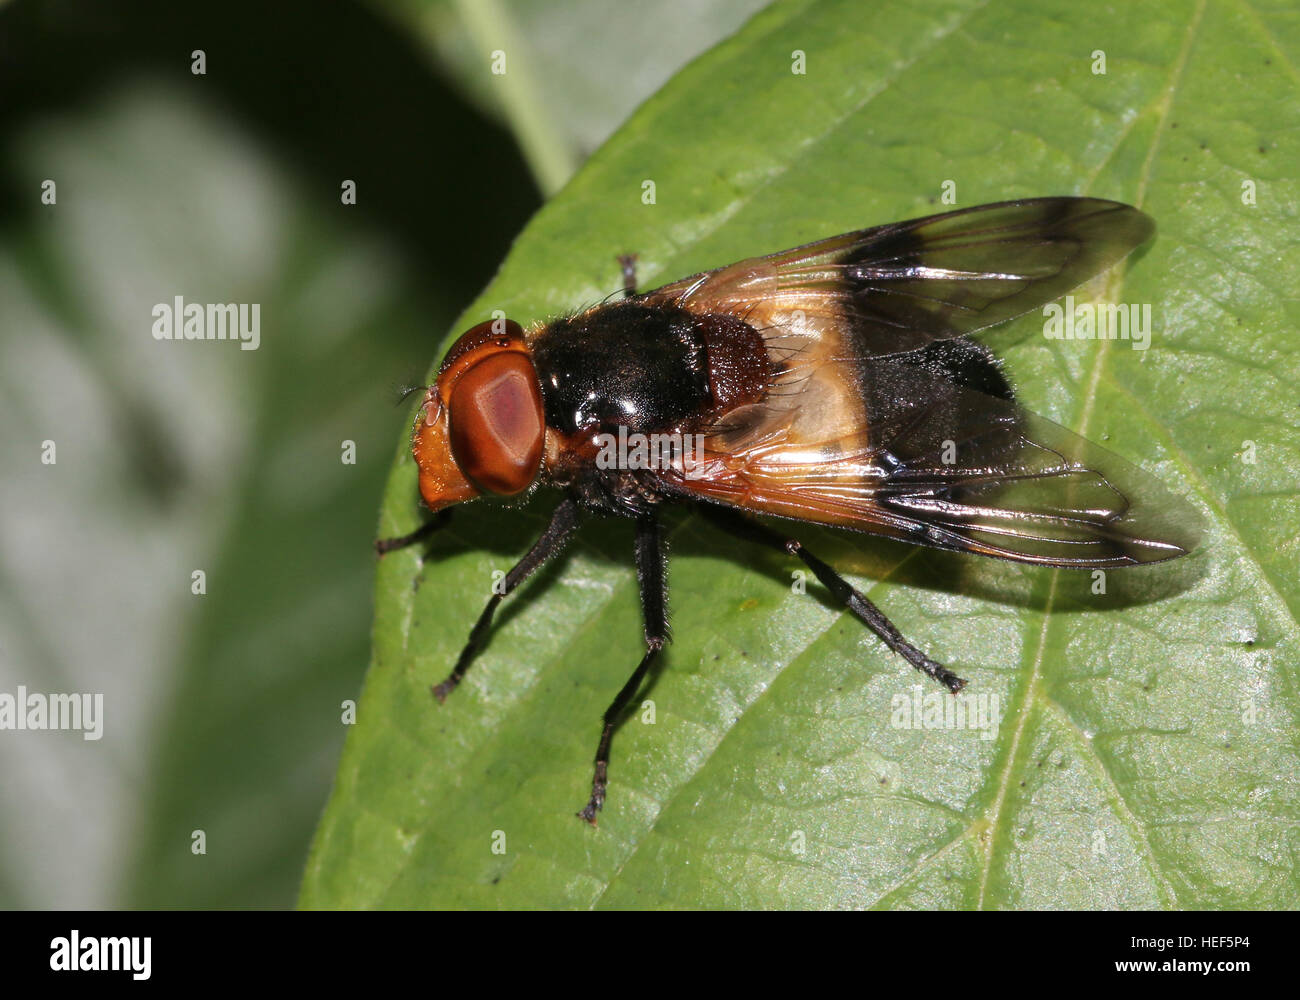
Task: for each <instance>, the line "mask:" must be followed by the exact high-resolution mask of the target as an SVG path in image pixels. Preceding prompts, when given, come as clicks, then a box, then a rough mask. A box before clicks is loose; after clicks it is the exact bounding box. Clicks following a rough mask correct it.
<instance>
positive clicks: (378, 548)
mask: <svg viewBox="0 0 1300 1000" xmlns="http://www.w3.org/2000/svg"><path fill="white" fill-rule="evenodd" d="M449 520H451V511H449V510H440V511H438V513H436V514H434V515H433V517H431V518H429V520H427V521H425V522H424V523H423V524H422V525H420V526H419V527H418V528H416V529H415V530H414V531H412V532H411V533H410V534H409V535H398V536H397V537H396V538H376V539H375V552H376V553H378V554H379V555H381V556H382V555H384V554H385V553H388V552H394V551H396V550H397V549H404V548H406V547H407V546H408V545H414V544H415V543H416V542H422V541H424V539H425V538H427V537H428V536H429V535H432V534H433V533H434V532H435V531H437V530H438V529H439V528H441V527H442V526H443V525H445V524H446V523H447V522H448V521H449Z"/></svg>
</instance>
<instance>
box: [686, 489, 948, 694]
mask: <svg viewBox="0 0 1300 1000" xmlns="http://www.w3.org/2000/svg"><path fill="white" fill-rule="evenodd" d="M698 509H699V510H700V512H701V513H703V514H705V515H706V516H707V517H708V518H709V520H711V521H713V522H714V523H715V524H717V525H718V526H719V527H721V528H723V529H724V530H725V531H727V532H729V533H730V534H732V535H735V536H736V537H737V538H742V539H744V540H746V541H751V542H758V543H759V544H762V545H767V546H770V547H771V548H776V549H783V550H785V551H786V552H788V553H790V555H792V556H798V557H799V558H800V559H802V560H803V562H804V565H805V566H807V567H808V568H809V569H810V570H812V571H813V575H814V576H816V577H817V579H818V580H820V581H821V583H822V585H823V586H824V587H825V588H826V589H827V590H829V591H830V592H831V593H832V594H834V595H835V597H836V598H837V599H838V600H840V601H842V602H843V604H844V606H845V607H847V608H848V609H849V611H851V612H852V613H853V616H854V617H855V618H857V619H858V620H859V621H860V622H862V623H863V624H864V625H866V626H867V628H869V629H871V631H873V632H875V633H876V635H877V636H879V637H880V640H881V641H882V642H883V643H884V644H885V645H886V646H888V647H889V648H890V649H892V650H893V651H894V652H895V653H897V654H898V655H899V656H901V657H902V658H903V659H905V660H906V661H907V662H908V663H910V664H911V665H912V666H914V667H915V668H916V669H917V670H919V671H921V673H923V674H925V675H926V676H927V677H933V678H934V679H935V680H936V681H938V682H939V683H940V684H942V685H943V686H944V687H946V688H947V689H948V690H949V691H951V692H952V693H953V694H956V693H957V692H958V691H960V690H961V689H962V688H963V687H965V686H966V682H965V681H964V680H962V679H961V678H960V677H958V676H957V675H956V674H954V673H953V672H952V671H951V670H949V669H948V668H947V667H945V666H944V665H943V664H942V663H936V662H935V661H934V660H932V659H930V658H929V657H928V656H926V655H925V654H924V653H922V652H921V651H920V650H919V649H917V648H916V647H915V646H913V645H912V644H911V643H910V642H908V641H907V640H906V639H904V638H903V634H902V633H901V632H899V631H898V628H897V627H896V626H895V625H894V623H893V622H891V621H890V620H889V619H888V618H886V617H885V614H884V612H883V611H881V610H880V609H879V608H878V607H876V606H875V605H874V604H872V603H871V602H870V601H869V600H867V597H866V595H865V594H863V593H862V592H861V591H860V590H858V589H857V588H856V587H854V586H853V585H852V584H850V583H849V582H848V581H847V580H845V579H844V577H842V576H840V575H839V574H838V573H836V572H835V570H833V569H831V568H830V567H829V566H827V565H826V564H825V563H824V562H822V561H821V560H820V559H818V558H817V557H816V556H815V555H813V554H812V553H811V552H809V551H808V550H807V549H806V548H804V547H803V544H802V543H801V542H800V541H799V540H798V539H795V538H790V537H789V536H788V535H785V534H782V533H780V532H777V531H773V530H772V529H771V528H769V527H767V526H766V525H762V524H759V523H758V522H756V521H751V520H750V519H749V518H747V517H745V516H743V515H741V514H739V513H736V512H735V511H732V510H730V509H728V508H725V507H718V506H715V505H713V504H707V503H702V504H699V505H698Z"/></svg>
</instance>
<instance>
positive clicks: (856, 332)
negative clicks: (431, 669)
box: [376, 198, 1197, 825]
mask: <svg viewBox="0 0 1300 1000" xmlns="http://www.w3.org/2000/svg"><path fill="white" fill-rule="evenodd" d="M1153 232H1154V225H1153V223H1152V221H1151V219H1150V218H1149V217H1148V216H1146V215H1144V214H1143V213H1142V212H1140V211H1138V210H1137V209H1135V208H1132V207H1130V206H1128V205H1124V204H1120V203H1118V202H1113V201H1103V200H1100V199H1095V198H1037V199H1030V200H1024V201H1008V202H1001V203H998V204H992V205H983V206H980V207H977V208H969V209H963V210H960V211H954V212H947V213H944V214H942V215H934V216H929V217H927V218H921V219H915V220H912V221H909V222H899V223H893V224H890V225H885V226H877V227H875V228H872V229H863V230H858V231H856V232H851V233H846V234H844V235H842V236H835V237H832V238H830V239H826V240H822V241H820V242H816V243H810V244H807V245H805V246H801V247H796V248H795V249H793V250H786V251H783V252H781V253H776V254H772V255H770V256H767V257H755V258H751V259H748V260H742V261H740V262H739V263H736V264H731V265H729V266H727V267H722V268H718V269H717V270H713V271H707V272H704V273H702V274H695V275H692V276H691V277H688V278H683V279H681V280H680V281H674V282H672V283H671V284H668V285H664V286H663V287H662V288H657V289H655V290H654V291H649V292H637V290H636V287H635V286H636V279H635V266H634V258H631V257H623V258H620V261H621V262H622V265H623V283H624V297H623V298H622V299H621V300H618V301H612V302H607V303H604V304H601V305H597V306H595V307H593V308H589V309H586V310H585V311H582V312H578V313H576V314H573V315H567V316H562V317H560V318H558V319H553V320H550V321H548V322H542V323H536V324H534V325H532V326H530V327H529V328H528V329H524V328H523V327H521V326H520V325H519V324H518V323H516V322H514V321H512V320H502V319H498V320H493V321H489V322H485V323H480V324H479V325H477V326H475V327H473V328H471V329H470V330H469V331H468V332H466V333H465V334H464V335H463V336H461V337H460V339H459V340H457V341H456V343H455V344H454V345H453V347H452V348H451V350H450V352H449V353H448V354H447V357H446V359H445V360H444V361H443V363H442V366H441V368H440V370H439V372H438V377H437V380H436V381H435V383H434V384H433V385H431V386H429V387H428V388H427V390H426V391H425V394H424V399H423V403H422V405H421V406H420V408H419V411H418V413H417V416H416V420H415V426H414V430H413V434H412V442H411V444H412V453H413V455H414V458H415V461H416V463H417V465H418V468H419V487H420V493H421V495H422V497H423V500H424V503H425V505H426V506H427V507H428V508H429V509H430V510H431V511H435V512H436V511H442V510H443V509H444V508H446V507H448V506H450V505H452V504H456V503H461V502H464V501H466V500H471V499H473V498H475V497H479V496H485V495H494V496H519V495H521V494H524V493H526V492H528V491H529V490H531V489H532V488H533V487H535V486H538V485H547V486H552V487H557V488H558V489H559V490H560V491H562V493H563V499H562V500H561V501H560V502H559V505H558V506H557V507H556V508H555V510H554V512H553V513H552V515H551V518H550V522H549V524H548V525H547V527H546V529H545V530H544V531H543V532H542V534H541V536H540V537H539V538H538V539H537V541H536V542H535V543H534V545H533V547H532V548H531V549H530V550H529V551H528V553H527V554H526V555H525V556H524V557H523V558H522V559H521V560H520V561H519V562H518V564H517V565H515V567H514V568H513V569H511V570H510V572H509V573H508V574H507V575H506V577H505V580H504V585H503V586H498V587H497V588H495V589H496V590H497V591H498V592H495V593H493V594H492V596H491V598H490V599H489V601H488V603H487V607H486V608H485V609H484V610H483V613H482V614H481V615H480V617H479V619H478V622H477V624H475V626H474V628H473V630H472V631H471V632H470V635H469V639H468V642H467V643H466V645H465V647H464V650H463V651H462V652H461V654H460V657H459V659H458V660H457V661H456V664H455V667H454V668H453V669H452V671H451V674H450V675H449V676H448V677H447V678H446V680H444V681H443V682H442V683H440V684H438V685H437V686H436V687H435V688H434V693H435V694H436V695H437V697H438V700H439V701H442V700H443V699H445V698H446V696H447V695H448V694H449V693H450V692H451V691H452V689H454V688H455V687H456V685H457V684H458V683H459V682H460V680H461V678H463V677H464V675H465V671H466V670H467V669H468V667H469V665H470V662H471V660H472V659H473V658H474V655H475V654H476V653H477V652H478V650H479V649H480V647H481V646H482V644H483V642H484V639H485V637H486V635H487V632H488V630H489V628H490V626H491V622H492V616H493V612H494V611H495V609H496V607H497V605H498V604H499V603H500V602H501V600H502V598H503V597H504V596H505V595H506V594H509V593H510V592H511V591H512V590H514V589H515V588H516V587H518V586H519V584H521V583H522V582H523V581H524V580H525V579H527V578H528V576H529V575H530V574H532V573H533V572H534V571H535V570H537V568H538V567H539V566H541V565H542V564H543V563H544V562H546V561H547V560H548V559H550V558H551V557H553V556H554V555H555V554H556V553H558V552H559V551H560V550H561V549H562V548H563V547H564V545H565V543H566V542H568V541H569V539H570V538H571V537H572V535H573V534H574V531H575V529H576V528H577V527H578V524H579V521H580V519H581V517H582V516H583V515H584V514H603V515H617V516H621V517H626V518H629V519H631V520H633V521H635V523H636V544H635V562H636V570H637V576H638V578H639V581H640V592H641V606H642V612H643V616H644V622H645V654H644V656H643V657H642V658H641V661H640V663H639V664H638V665H637V667H636V669H635V670H634V671H633V672H632V675H631V676H630V677H629V678H628V680H627V683H625V684H624V685H623V688H622V689H621V690H620V691H619V692H618V694H617V695H616V696H615V698H614V700H613V702H612V703H611V704H610V706H609V708H608V709H607V710H606V712H605V715H604V718H603V727H602V731H601V735H600V741H599V743H598V745H597V750H596V757H595V773H594V776H593V779H592V788H591V797H590V799H589V800H588V802H587V804H586V806H585V807H584V808H583V809H582V811H581V812H580V813H579V815H580V816H581V817H583V818H584V819H586V820H587V821H588V822H590V823H592V824H593V825H594V824H595V822H596V814H597V813H598V812H599V811H600V809H601V807H602V805H603V804H604V801H605V795H606V786H607V778H608V767H609V749H610V741H611V738H612V736H613V733H614V729H615V726H616V725H617V723H618V722H619V720H620V717H621V715H622V713H623V711H624V709H625V708H626V707H627V705H628V704H629V703H630V702H631V700H632V698H633V696H634V695H635V694H636V692H637V690H638V688H639V687H640V685H641V683H642V681H643V679H644V678H645V675H646V671H647V670H648V669H649V667H650V665H651V663H652V662H653V661H654V660H655V658H656V657H657V656H658V655H659V654H660V652H661V651H662V649H663V648H664V645H665V643H666V641H667V636H668V620H667V619H668V616H667V607H666V597H667V575H666V568H667V567H666V557H665V551H664V546H663V539H662V537H661V533H660V522H659V514H660V511H661V510H662V509H663V507H664V506H665V505H667V504H672V503H690V504H694V505H695V507H696V509H697V510H698V511H699V512H700V513H702V514H704V515H706V516H707V517H708V518H709V519H710V520H711V521H712V522H714V523H715V524H717V525H718V526H719V527H720V528H722V529H724V530H726V531H729V532H732V533H734V534H736V535H739V536H741V537H743V538H745V539H749V540H752V541H754V542H757V543H759V544H762V545H770V546H772V547H775V548H778V549H782V550H785V551H787V552H789V553H790V554H791V555H793V556H796V557H798V558H799V559H801V560H802V561H803V562H804V563H805V564H806V565H807V567H808V568H809V569H810V570H811V571H812V573H813V575H814V576H816V577H817V579H818V580H819V581H820V582H821V583H822V584H823V585H824V586H825V587H826V588H827V589H828V590H829V591H830V592H831V593H832V594H833V595H834V596H835V598H836V599H837V600H839V601H841V602H843V604H844V605H845V607H847V608H848V610H849V611H850V612H852V614H853V615H854V616H855V617H857V618H858V619H859V620H861V621H862V622H863V624H865V625H866V626H867V627H868V628H869V629H871V630H872V631H873V632H874V633H875V634H876V635H877V636H878V637H879V638H880V639H881V640H882V641H883V642H884V643H885V645H886V646H888V647H889V648H890V649H892V650H893V651H894V652H896V653H898V654H899V655H901V656H902V657H903V658H904V659H905V660H907V661H908V662H909V663H911V664H912V666H914V667H915V668H916V669H917V670H919V671H921V672H922V673H924V674H926V675H928V676H930V677H932V678H934V679H935V680H936V681H938V682H939V683H940V684H943V685H944V686H945V687H946V688H947V689H948V690H949V691H952V692H953V693H956V692H957V691H959V690H960V689H961V687H962V686H963V685H964V683H965V682H964V681H963V680H962V679H961V678H960V677H958V676H957V675H956V674H955V673H953V672H952V671H951V670H949V669H948V668H947V667H944V666H943V665H941V664H939V663H937V662H935V661H934V660H932V659H930V658H929V657H928V656H926V655H925V654H924V653H923V652H921V651H920V650H919V649H917V648H916V647H915V646H913V645H912V644H911V643H910V642H908V641H907V640H906V639H905V638H904V637H903V636H902V634H901V633H900V632H899V630H898V629H897V628H895V627H894V625H893V624H892V623H891V622H890V621H889V619H888V618H886V617H885V615H884V614H883V613H882V612H881V611H880V609H879V608H877V607H876V606H875V605H874V604H873V603H872V602H871V601H869V600H868V599H867V598H866V597H865V596H864V595H863V594H862V593H861V592H860V591H858V590H857V589H856V588H855V587H853V586H852V585H851V584H849V583H848V582H847V581H846V580H844V579H843V577H841V576H840V575H839V574H838V573H836V572H835V571H834V570H833V569H832V568H831V567H830V566H829V565H827V564H826V563H824V562H822V561H821V560H820V559H818V558H817V557H816V556H814V555H813V554H812V553H811V552H809V551H808V550H807V549H806V548H805V547H804V546H803V545H801V544H800V543H799V541H798V540H797V539H795V538H793V537H792V536H791V535H790V534H789V533H787V532H785V531H778V530H776V529H774V528H772V527H770V526H768V525H766V524H762V523H759V522H757V521H754V520H752V519H751V518H750V517H749V516H748V515H750V514H755V513H757V514H771V515H778V516H780V517H783V518H787V519H792V520H795V521H806V522H813V523H817V524H822V525H831V526H835V527H840V528H848V529H853V530H857V531H863V532H869V533H872V534H877V535H885V536H888V537H891V538H895V539H901V540H903V541H907V542H912V543H915V544H917V545H926V546H932V547H934V548H939V549H949V550H955V551H963V552H975V553H979V554H981V555H986V556H994V557H997V558H1000V559H1009V560H1014V561H1017V562H1024V563H1033V564H1037V565H1040V566H1059V567H1075V568H1087V569H1097V568H1111V567H1122V566H1132V565H1137V564H1140V563H1149V562H1157V561H1159V560H1164V559H1171V558H1174V557H1176V556H1181V555H1183V554H1185V553H1187V552H1189V551H1190V550H1191V549H1192V548H1193V547H1194V546H1195V544H1196V540H1197V528H1196V515H1195V514H1194V513H1193V512H1192V510H1191V508H1190V506H1188V505H1186V504H1185V502H1183V501H1181V500H1179V499H1178V498H1175V497H1173V496H1172V495H1171V494H1169V493H1168V492H1167V491H1166V490H1165V489H1164V488H1163V487H1161V486H1160V485H1159V484H1157V483H1155V482H1154V481H1153V480H1151V479H1150V478H1149V477H1146V476H1145V475H1144V474H1142V473H1140V472H1139V471H1138V470H1137V469H1135V468H1133V467H1132V466H1130V465H1128V464H1127V463H1125V462H1124V461H1122V460H1120V459H1118V458H1116V457H1115V456H1114V455H1111V454H1110V453H1108V452H1106V451H1104V450H1102V449H1100V448H1098V447H1096V446H1094V445H1092V444H1090V443H1089V442H1087V441H1085V440H1084V439H1083V438H1081V437H1079V436H1077V435H1075V434H1072V433H1071V432H1069V431H1067V430H1065V429H1064V428H1061V427H1059V426H1057V425H1055V424H1052V423H1050V422H1049V421H1046V420H1043V419H1041V418H1039V417H1036V416H1034V415H1033V414H1031V413H1028V412H1027V411H1025V410H1024V409H1023V408H1021V407H1020V406H1019V405H1018V404H1017V403H1016V400H1015V397H1014V395H1013V393H1012V390H1011V387H1010V386H1009V385H1008V383H1007V380H1006V378H1005V377H1004V376H1003V373H1002V371H1001V368H1000V366H999V364H998V362H997V361H996V360H995V358H994V356H993V354H992V353H991V352H990V351H989V350H988V348H986V347H984V346H983V345H981V344H978V343H976V342H975V341H973V340H969V339H967V337H966V335H967V334H970V333H973V332H975V331H977V330H981V329H984V328H985V327H990V326H993V325H994V324H997V323H1001V322H1003V321H1005V320H1009V319H1011V318H1012V317H1014V316H1018V315H1020V314H1022V313H1025V312H1027V311H1029V310H1031V309H1035V308H1037V307H1041V306H1043V305H1044V304H1046V303H1048V302H1050V301H1052V300H1054V299H1056V298H1058V297H1060V296H1061V295H1063V294H1065V293H1066V292H1067V291H1069V290H1070V289H1072V288H1074V287H1075V286H1076V285H1079V284H1080V283H1082V282H1083V281H1085V280H1087V279H1088V278H1091V277H1092V276H1093V275H1095V274H1097V273H1099V272H1101V271H1103V270H1104V269H1106V268H1108V267H1110V266H1111V265H1113V264H1115V263H1117V262H1118V261H1120V260H1121V259H1123V258H1124V257H1125V256H1127V255H1128V254H1129V253H1130V252H1131V251H1132V250H1134V249H1135V248H1136V247H1138V246H1139V245H1140V244H1142V243H1143V242H1145V241H1146V240H1147V239H1148V238H1149V237H1150V236H1151V235H1152V233H1153ZM655 435H658V436H660V437H661V438H663V437H667V438H668V439H669V441H670V442H672V441H673V440H674V438H673V436H674V435H677V436H680V437H682V438H687V437H693V444H692V447H689V448H677V449H673V448H668V449H663V448H660V449H659V450H658V453H657V454H658V457H659V458H661V459H662V461H660V462H658V463H646V462H644V461H641V462H634V461H632V460H631V457H632V456H630V455H628V454H623V455H621V458H622V460H615V461H613V462H610V461H604V462H602V461H601V458H602V456H607V453H608V447H607V446H608V444H609V443H610V442H611V441H618V442H625V441H629V440H633V438H634V437H636V436H640V437H639V438H637V440H641V439H642V438H645V437H647V436H648V437H654V436H655ZM619 457H620V456H619V455H616V456H615V458H616V459H617V458H619ZM436 523H437V521H436V520H435V521H432V522H430V523H429V524H427V525H426V526H425V527H424V528H422V529H420V530H419V531H416V532H414V533H412V534H411V535H408V536H405V537H403V538H396V539H388V540H382V541H380V542H378V543H376V547H377V549H378V550H379V551H380V552H381V553H383V552H386V551H390V550H392V549H394V548H398V547H400V546H402V545H406V544H410V543H412V542H414V541H417V540H418V539H420V538H421V537H423V536H424V535H425V534H427V532H428V531H429V530H430V529H431V528H432V527H433V526H434V525H435V524H436Z"/></svg>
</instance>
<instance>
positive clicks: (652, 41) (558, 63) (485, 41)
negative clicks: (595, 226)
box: [372, 0, 767, 194]
mask: <svg viewBox="0 0 1300 1000" xmlns="http://www.w3.org/2000/svg"><path fill="white" fill-rule="evenodd" d="M766 2H767V0H654V2H653V3H646V2H642V3H636V4H611V3H608V2H607V0H455V2H453V0H372V3H374V4H375V6H376V7H377V8H378V9H380V10H383V11H385V12H387V13H389V14H391V15H392V16H394V17H395V18H397V19H398V20H399V21H401V22H402V23H403V24H406V25H410V26H411V27H412V28H413V29H414V30H415V32H416V33H417V34H418V36H419V37H420V38H421V39H422V40H423V42H424V44H425V45H426V46H428V48H429V50H430V52H431V53H433V54H434V56H435V58H436V62H437V65H438V68H439V69H440V71H442V72H443V73H446V74H447V75H448V76H449V78H451V79H452V80H454V81H456V83H457V84H458V85H459V86H460V87H461V88H462V89H463V90H464V92H465V94H466V95H467V96H468V97H469V98H470V99H472V100H473V101H474V102H475V103H476V104H477V105H478V107H479V108H481V109H482V110H483V111H484V112H486V113H489V114H492V115H495V116H496V117H498V118H499V119H500V120H501V121H502V122H503V123H506V124H508V125H509V126H510V128H511V129H512V130H513V131H514V133H515V135H516V137H517V138H518V140H519V143H520V146H521V148H522V150H523V152H524V154H525V156H526V157H527V159H528V161H529V163H530V165H531V167H532V170H533V173H534V175H535V176H536V178H537V181H538V184H539V185H540V186H541V187H542V188H543V189H544V190H545V191H546V192H547V193H548V194H549V193H554V192H555V191H556V190H558V189H559V188H560V186H561V185H562V184H564V182H565V181H567V180H568V179H569V177H570V176H571V175H572V174H573V171H574V170H575V169H576V168H577V165H578V163H579V162H581V160H582V159H583V158H585V157H586V156H587V155H588V154H589V153H590V152H591V151H592V150H594V149H595V148H596V147H597V146H599V145H600V144H601V143H602V142H604V141H605V139H607V138H608V137H609V135H610V134H611V133H612V132H613V131H614V129H615V128H616V127H617V126H618V125H620V124H621V123H622V122H623V121H624V119H626V118H627V116H628V115H629V114H631V112H632V110H633V109H634V108H635V107H636V106H637V105H638V104H639V103H640V102H641V101H643V100H645V98H646V97H647V96H648V95H649V94H653V93H654V92H655V91H656V90H658V89H659V87H660V86H662V85H663V84H664V83H665V82H666V81H667V80H668V78H669V77H670V76H672V74H673V72H675V71H676V70H677V69H678V68H680V67H681V66H682V65H683V64H685V63H686V62H687V61H689V60H690V59H693V58H694V57H695V56H697V55H699V54H700V53H701V52H703V51H704V50H705V49H707V48H708V47H709V45H711V44H712V43H713V42H715V41H717V40H718V39H719V38H723V37H725V36H726V35H728V34H730V33H731V32H733V31H735V30H736V28H738V27H739V26H740V25H741V24H742V23H743V22H744V21H745V19H746V18H747V17H748V16H750V15H751V14H753V13H754V12H755V11H757V10H758V9H760V8H761V7H763V6H764V4H765V3H766ZM498 52H499V53H503V54H504V56H505V59H504V62H502V63H500V64H497V67H496V68H497V69H498V70H501V72H494V53H498Z"/></svg>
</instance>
